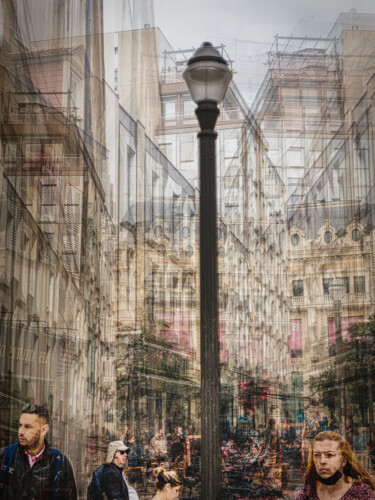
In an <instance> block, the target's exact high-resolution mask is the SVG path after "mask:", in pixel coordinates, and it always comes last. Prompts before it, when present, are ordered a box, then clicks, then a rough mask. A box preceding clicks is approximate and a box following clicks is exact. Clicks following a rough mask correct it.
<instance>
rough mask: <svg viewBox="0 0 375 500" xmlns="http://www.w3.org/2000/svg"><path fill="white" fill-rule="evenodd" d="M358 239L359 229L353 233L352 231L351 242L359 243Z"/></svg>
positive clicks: (359, 235)
mask: <svg viewBox="0 0 375 500" xmlns="http://www.w3.org/2000/svg"><path fill="white" fill-rule="evenodd" d="M360 237H361V233H360V232H359V229H353V231H352V239H353V241H359V239H360Z"/></svg>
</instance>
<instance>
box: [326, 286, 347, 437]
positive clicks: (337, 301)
mask: <svg viewBox="0 0 375 500" xmlns="http://www.w3.org/2000/svg"><path fill="white" fill-rule="evenodd" d="M329 294H330V296H331V297H332V300H333V308H334V311H335V341H336V380H337V392H338V420H339V422H338V423H339V432H340V433H341V434H342V435H344V433H345V403H344V390H343V385H342V378H343V368H342V359H341V354H342V345H343V344H342V334H341V302H342V299H343V298H344V295H345V294H346V285H345V283H344V280H343V279H342V278H334V279H333V280H332V282H331V283H330V285H329Z"/></svg>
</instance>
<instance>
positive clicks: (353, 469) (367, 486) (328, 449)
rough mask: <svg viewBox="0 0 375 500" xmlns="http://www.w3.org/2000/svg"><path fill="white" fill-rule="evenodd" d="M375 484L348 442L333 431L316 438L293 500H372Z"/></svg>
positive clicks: (324, 432) (321, 433)
mask: <svg viewBox="0 0 375 500" xmlns="http://www.w3.org/2000/svg"><path fill="white" fill-rule="evenodd" d="M374 490H375V482H374V481H373V479H372V478H371V476H370V474H369V473H368V472H367V470H366V469H365V468H364V467H363V465H362V464H361V463H360V462H359V460H358V459H357V457H356V456H355V454H354V452H353V451H352V449H351V448H350V446H349V443H348V441H347V440H346V439H345V438H343V437H342V436H341V435H340V434H338V433H337V432H335V431H323V432H320V433H319V434H317V436H316V437H315V439H314V441H313V443H312V447H311V452H310V457H309V462H308V465H307V470H306V475H305V485H304V488H303V490H302V491H301V492H300V493H299V494H298V495H297V497H296V500H305V499H306V500H307V499H309V500H336V499H340V500H375V491H374Z"/></svg>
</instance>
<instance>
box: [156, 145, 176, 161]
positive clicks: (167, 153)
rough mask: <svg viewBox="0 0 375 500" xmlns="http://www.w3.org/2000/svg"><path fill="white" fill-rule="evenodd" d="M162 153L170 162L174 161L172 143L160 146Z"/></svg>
mask: <svg viewBox="0 0 375 500" xmlns="http://www.w3.org/2000/svg"><path fill="white" fill-rule="evenodd" d="M159 149H160V151H161V152H162V153H163V154H164V155H165V156H166V157H167V158H168V160H169V161H173V158H172V143H171V142H166V143H164V144H159Z"/></svg>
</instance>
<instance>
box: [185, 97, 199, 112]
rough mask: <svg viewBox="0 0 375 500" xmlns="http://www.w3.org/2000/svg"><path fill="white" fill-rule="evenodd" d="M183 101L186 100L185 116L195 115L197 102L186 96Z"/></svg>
mask: <svg viewBox="0 0 375 500" xmlns="http://www.w3.org/2000/svg"><path fill="white" fill-rule="evenodd" d="M183 102H184V116H194V115H195V108H196V104H195V103H194V102H193V101H192V100H190V99H185V98H184V100H183Z"/></svg>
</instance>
